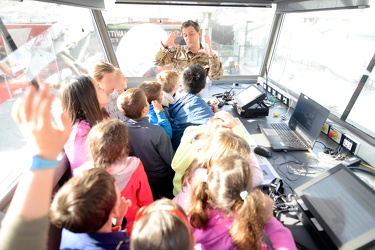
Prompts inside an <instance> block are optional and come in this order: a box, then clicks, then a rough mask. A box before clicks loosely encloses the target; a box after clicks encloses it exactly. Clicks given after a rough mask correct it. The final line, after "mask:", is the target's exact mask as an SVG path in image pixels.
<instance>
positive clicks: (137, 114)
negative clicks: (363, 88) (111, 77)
mask: <svg viewBox="0 0 375 250" xmlns="http://www.w3.org/2000/svg"><path fill="white" fill-rule="evenodd" d="M146 105H147V97H146V94H145V92H144V91H143V90H142V89H140V88H130V89H128V90H126V91H125V92H124V93H122V94H121V95H120V96H119V97H118V98H117V107H118V109H119V110H120V112H121V113H122V114H124V115H125V116H126V117H128V118H130V119H137V118H141V117H142V109H143V108H144V107H146Z"/></svg>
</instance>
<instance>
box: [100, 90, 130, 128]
mask: <svg viewBox="0 0 375 250" xmlns="http://www.w3.org/2000/svg"><path fill="white" fill-rule="evenodd" d="M118 97H119V94H118V93H117V91H116V90H114V91H113V92H112V93H111V94H109V95H108V103H107V104H106V105H105V106H104V108H105V110H106V111H107V112H108V114H109V117H111V118H118V119H120V120H121V121H123V122H125V121H126V120H128V118H127V117H126V116H125V115H123V114H122V113H121V112H120V110H119V109H118V108H117V98H118Z"/></svg>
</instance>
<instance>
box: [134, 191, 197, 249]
mask: <svg viewBox="0 0 375 250" xmlns="http://www.w3.org/2000/svg"><path fill="white" fill-rule="evenodd" d="M194 244H195V240H194V236H193V235H192V232H191V230H190V225H189V222H188V219H187V217H186V214H185V212H184V210H183V209H182V208H181V207H180V206H179V205H178V204H176V203H175V202H173V201H172V200H169V199H166V198H163V199H159V200H156V201H154V202H153V203H152V204H150V205H149V206H147V207H143V208H141V209H140V210H139V211H138V213H137V215H136V218H135V223H134V226H133V231H132V237H131V240H130V248H131V249H156V250H157V249H160V250H174V249H179V250H191V249H193V248H194Z"/></svg>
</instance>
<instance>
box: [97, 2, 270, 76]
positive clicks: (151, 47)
mask: <svg viewBox="0 0 375 250" xmlns="http://www.w3.org/2000/svg"><path fill="white" fill-rule="evenodd" d="M106 9H107V11H105V12H103V16H104V19H105V21H106V24H107V27H108V32H109V35H110V37H111V40H112V44H113V47H114V49H115V52H116V56H117V59H118V62H119V66H120V67H121V69H122V70H123V71H124V73H125V74H126V76H127V77H143V76H150V77H152V76H155V75H156V73H158V72H159V71H161V70H163V69H161V68H156V67H154V64H153V61H154V56H155V54H156V52H157V51H158V50H159V49H160V48H161V44H160V42H161V41H163V40H166V38H167V36H168V35H169V33H170V32H172V31H173V30H180V29H181V24H182V22H184V21H186V20H189V19H191V20H194V21H197V22H198V23H199V25H200V26H201V29H202V31H203V33H205V34H209V35H210V37H211V42H212V47H213V49H214V50H215V51H216V52H217V53H218V55H219V57H220V59H221V61H222V63H223V66H224V75H227V76H229V75H259V73H260V68H261V66H262V64H263V61H264V55H265V52H266V46H267V42H268V38H269V35H270V27H271V24H272V20H273V15H274V12H275V8H250V7H249V8H248V7H241V8H239V7H232V8H230V7H206V6H199V7H197V6H176V5H172V6H167V5H160V6H158V5H130V4H114V3H113V2H112V1H107V2H106ZM176 42H179V44H181V45H182V44H184V40H183V38H182V37H180V38H179V40H178V41H177V40H176ZM203 45H204V44H203Z"/></svg>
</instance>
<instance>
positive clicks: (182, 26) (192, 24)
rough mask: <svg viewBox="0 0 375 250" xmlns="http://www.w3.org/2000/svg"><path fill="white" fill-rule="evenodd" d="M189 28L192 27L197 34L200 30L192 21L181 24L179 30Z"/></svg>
mask: <svg viewBox="0 0 375 250" xmlns="http://www.w3.org/2000/svg"><path fill="white" fill-rule="evenodd" d="M190 26H192V27H193V28H194V29H195V30H196V31H197V32H199V31H200V30H201V28H200V27H199V24H198V23H197V22H194V21H193V20H187V21H185V22H183V23H182V25H181V30H182V29H184V28H188V27H190Z"/></svg>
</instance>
